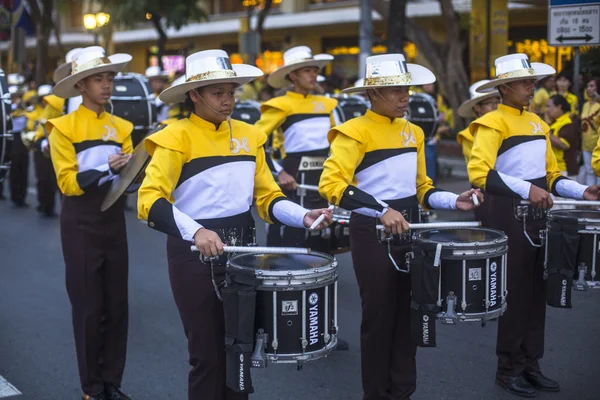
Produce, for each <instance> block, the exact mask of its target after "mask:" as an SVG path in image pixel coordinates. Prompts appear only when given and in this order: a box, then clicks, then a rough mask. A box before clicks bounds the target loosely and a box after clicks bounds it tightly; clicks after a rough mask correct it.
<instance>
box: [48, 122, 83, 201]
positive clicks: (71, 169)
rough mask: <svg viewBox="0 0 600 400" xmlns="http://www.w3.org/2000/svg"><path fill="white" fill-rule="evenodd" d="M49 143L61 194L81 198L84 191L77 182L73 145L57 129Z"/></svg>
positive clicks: (50, 137)
mask: <svg viewBox="0 0 600 400" xmlns="http://www.w3.org/2000/svg"><path fill="white" fill-rule="evenodd" d="M48 142H49V144H50V152H51V155H52V165H53V167H54V172H55V173H56V181H57V183H58V187H59V189H60V191H61V193H62V194H64V195H65V196H81V195H82V194H83V190H82V188H81V187H80V186H79V183H78V181H77V175H78V163H77V155H76V153H75V147H73V143H71V141H70V140H69V139H68V138H66V137H65V136H64V135H63V134H62V133H61V132H60V131H59V130H58V129H56V128H55V129H53V130H52V133H51V135H50V136H49V138H48Z"/></svg>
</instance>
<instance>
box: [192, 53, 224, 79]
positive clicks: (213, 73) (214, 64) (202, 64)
mask: <svg viewBox="0 0 600 400" xmlns="http://www.w3.org/2000/svg"><path fill="white" fill-rule="evenodd" d="M235 76H236V74H235V71H234V70H233V67H232V66H231V61H229V55H228V54H227V52H225V51H223V50H205V51H199V52H197V53H194V54H192V55H190V56H188V57H187V58H186V59H185V77H186V81H188V82H189V81H192V80H204V79H214V78H216V77H235Z"/></svg>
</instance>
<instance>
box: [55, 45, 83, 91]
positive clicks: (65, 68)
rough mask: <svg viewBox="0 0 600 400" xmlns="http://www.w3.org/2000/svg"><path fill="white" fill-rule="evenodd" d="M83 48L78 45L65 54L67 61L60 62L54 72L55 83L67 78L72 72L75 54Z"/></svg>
mask: <svg viewBox="0 0 600 400" xmlns="http://www.w3.org/2000/svg"><path fill="white" fill-rule="evenodd" d="M79 50H82V48H81V47H76V48H74V49H71V50H69V51H68V52H67V54H65V62H64V63H62V64H60V65H59V66H58V67H56V69H55V70H54V74H52V81H54V83H56V82H60V81H62V80H63V79H65V78H66V77H67V76H69V74H70V73H71V62H72V61H73V56H74V55H75V54H76V53H77V52H78V51H79Z"/></svg>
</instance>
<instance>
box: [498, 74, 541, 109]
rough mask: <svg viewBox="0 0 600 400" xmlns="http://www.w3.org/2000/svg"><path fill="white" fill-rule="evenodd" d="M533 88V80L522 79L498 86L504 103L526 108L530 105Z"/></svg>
mask: <svg viewBox="0 0 600 400" xmlns="http://www.w3.org/2000/svg"><path fill="white" fill-rule="evenodd" d="M534 88H535V80H533V79H522V80H520V81H514V82H509V83H507V84H505V85H502V86H500V90H501V91H502V95H503V96H504V99H505V100H506V101H505V103H509V104H512V105H516V106H519V107H527V106H529V104H531V100H533V91H534Z"/></svg>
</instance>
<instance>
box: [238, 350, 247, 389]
mask: <svg viewBox="0 0 600 400" xmlns="http://www.w3.org/2000/svg"><path fill="white" fill-rule="evenodd" d="M239 389H240V390H241V391H243V390H245V389H246V382H245V379H244V353H242V354H240V382H239Z"/></svg>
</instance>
